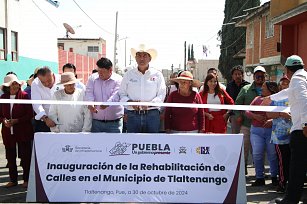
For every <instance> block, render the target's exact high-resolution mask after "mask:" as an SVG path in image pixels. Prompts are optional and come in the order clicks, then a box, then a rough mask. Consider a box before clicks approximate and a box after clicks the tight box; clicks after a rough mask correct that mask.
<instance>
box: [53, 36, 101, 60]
mask: <svg viewBox="0 0 307 204" xmlns="http://www.w3.org/2000/svg"><path fill="white" fill-rule="evenodd" d="M58 43H64V50H66V51H69V48H73V51H74V53H77V54H80V55H85V56H90V57H93V55H91V54H92V53H90V54H89V53H88V52H87V51H88V49H87V47H88V46H98V47H99V54H102V46H103V45H105V40H103V39H84V40H81V39H79V40H73V39H69V40H61V39H59V40H58Z"/></svg>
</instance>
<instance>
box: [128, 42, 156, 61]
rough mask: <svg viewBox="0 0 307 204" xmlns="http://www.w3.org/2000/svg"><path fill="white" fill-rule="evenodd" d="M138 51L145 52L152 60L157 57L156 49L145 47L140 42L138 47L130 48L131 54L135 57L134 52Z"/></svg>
mask: <svg viewBox="0 0 307 204" xmlns="http://www.w3.org/2000/svg"><path fill="white" fill-rule="evenodd" d="M138 52H146V53H148V54H149V55H150V57H151V59H152V60H154V59H155V58H156V57H157V54H158V53H157V51H156V50H155V49H145V45H144V44H140V45H139V47H138V48H136V49H134V48H131V56H132V57H134V58H135V56H136V53H138Z"/></svg>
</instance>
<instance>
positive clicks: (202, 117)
mask: <svg viewBox="0 0 307 204" xmlns="http://www.w3.org/2000/svg"><path fill="white" fill-rule="evenodd" d="M196 97H197V103H198V104H202V103H203V102H202V100H201V97H200V95H199V94H198V93H196ZM197 117H198V132H199V133H204V132H205V113H204V109H203V108H198V112H197Z"/></svg>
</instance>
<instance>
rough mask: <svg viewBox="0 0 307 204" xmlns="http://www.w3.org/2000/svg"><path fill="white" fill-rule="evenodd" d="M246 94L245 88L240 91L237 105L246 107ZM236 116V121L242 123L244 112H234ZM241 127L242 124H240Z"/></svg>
mask: <svg viewBox="0 0 307 204" xmlns="http://www.w3.org/2000/svg"><path fill="white" fill-rule="evenodd" d="M245 94H246V90H245V89H244V87H243V88H242V89H241V90H240V92H239V94H238V96H237V99H236V101H235V104H236V105H244V101H245ZM233 112H234V115H235V120H236V121H238V123H242V120H243V118H242V114H243V112H242V111H233ZM239 125H241V124H239Z"/></svg>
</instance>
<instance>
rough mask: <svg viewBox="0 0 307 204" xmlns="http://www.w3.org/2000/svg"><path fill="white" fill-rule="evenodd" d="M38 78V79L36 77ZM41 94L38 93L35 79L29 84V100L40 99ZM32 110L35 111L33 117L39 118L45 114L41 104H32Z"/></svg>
mask: <svg viewBox="0 0 307 204" xmlns="http://www.w3.org/2000/svg"><path fill="white" fill-rule="evenodd" d="M37 80H38V79H37ZM42 99H43V98H42V96H41V94H40V93H39V87H38V84H37V82H36V81H34V82H33V83H32V86H31V100H42ZM32 106H33V110H34V111H35V113H36V116H35V119H36V120H40V119H41V118H42V117H43V116H46V115H47V114H46V112H45V109H44V107H43V105H42V104H33V105H32Z"/></svg>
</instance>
